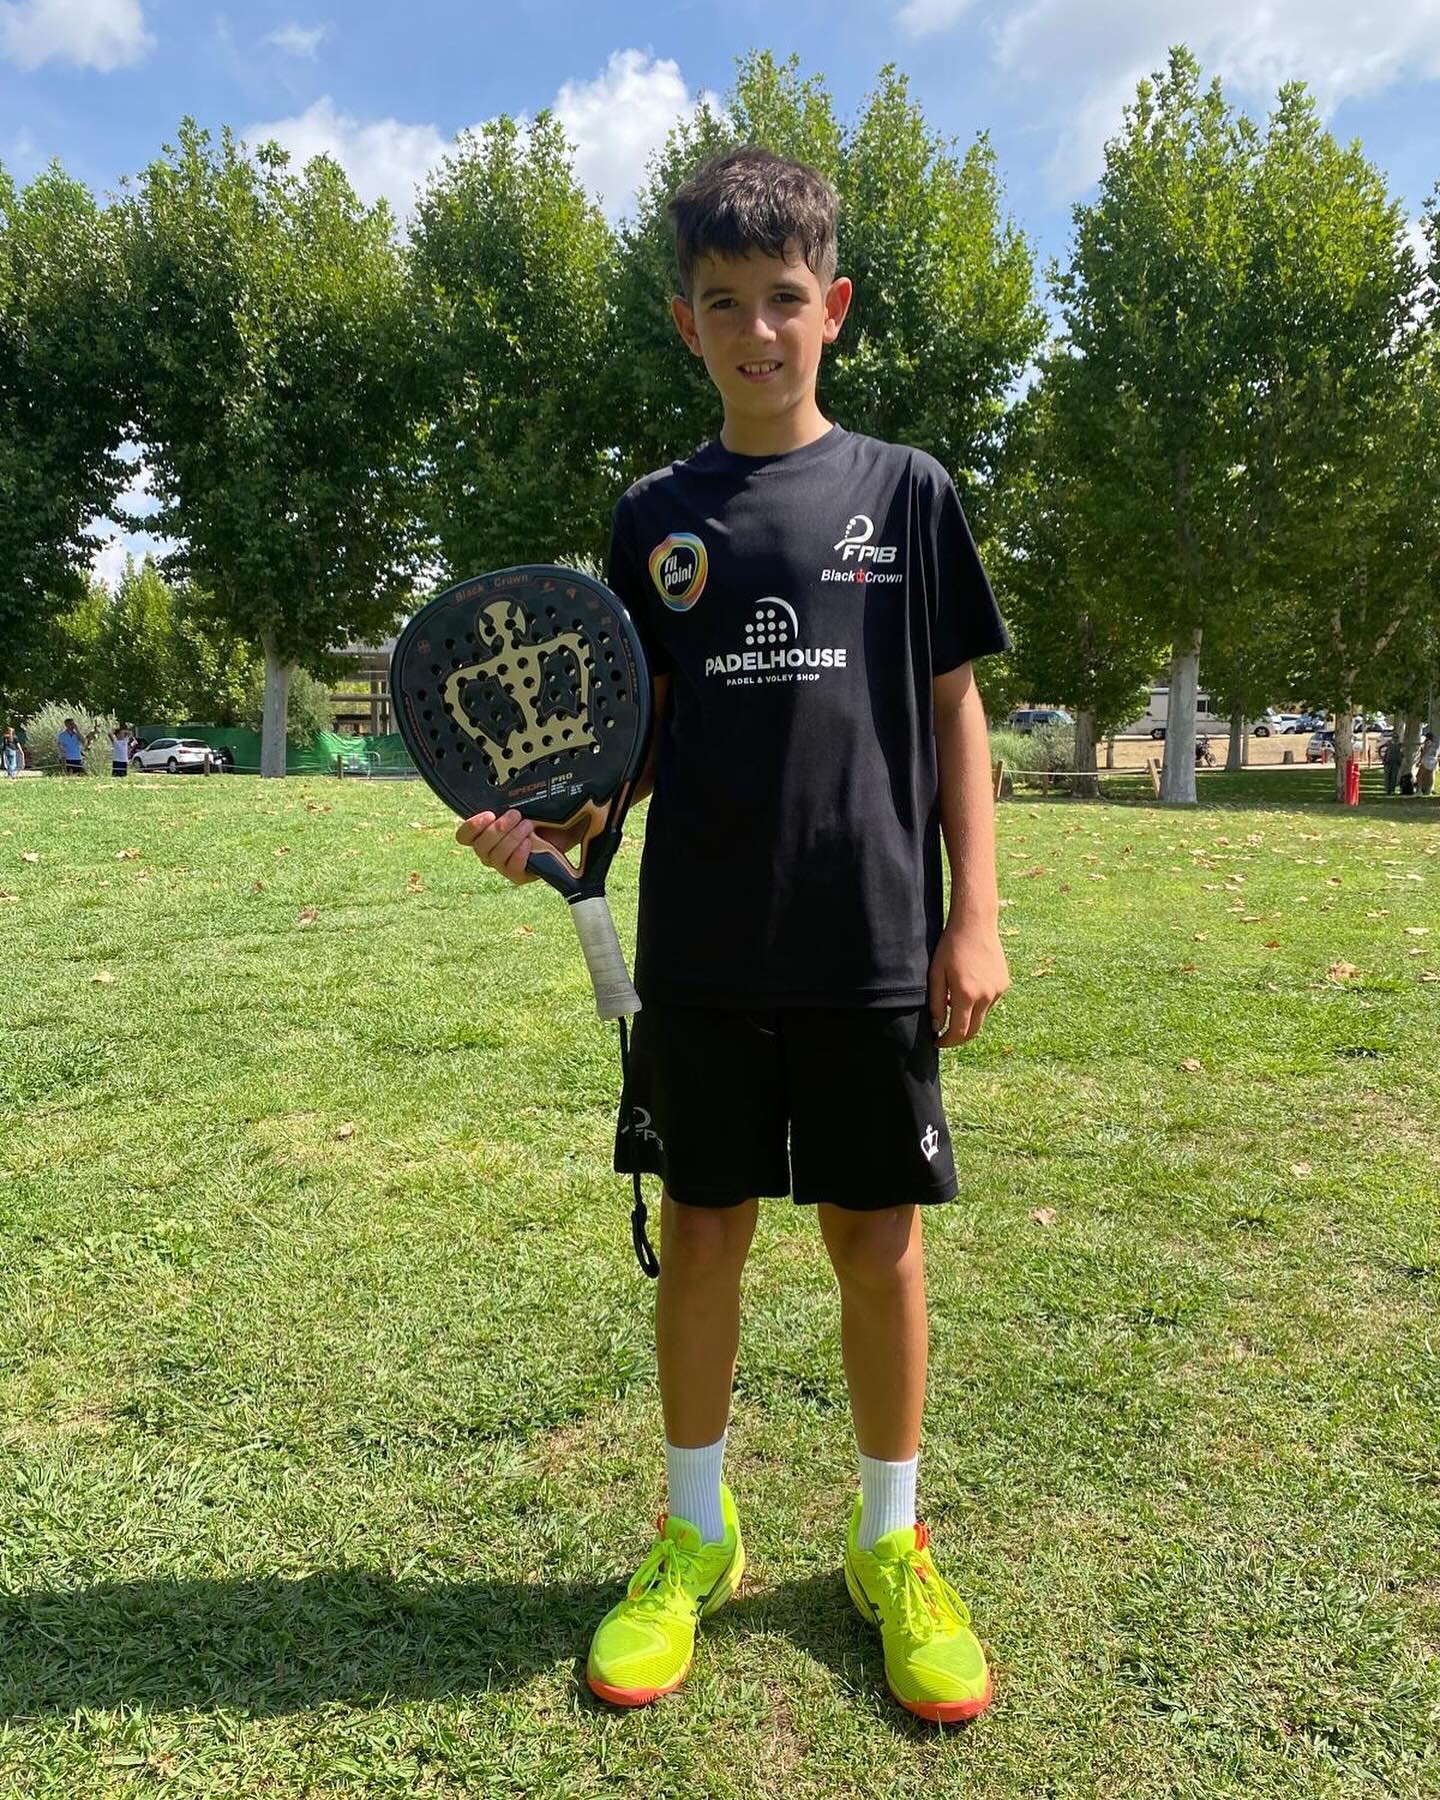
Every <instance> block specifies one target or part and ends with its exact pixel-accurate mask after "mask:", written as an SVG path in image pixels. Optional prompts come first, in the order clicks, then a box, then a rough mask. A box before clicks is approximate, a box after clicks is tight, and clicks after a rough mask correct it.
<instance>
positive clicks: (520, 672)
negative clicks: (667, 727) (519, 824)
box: [443, 600, 599, 787]
mask: <svg viewBox="0 0 1440 1800" xmlns="http://www.w3.org/2000/svg"><path fill="white" fill-rule="evenodd" d="M475 624H476V629H477V630H478V632H479V633H480V636H481V639H482V642H483V645H484V652H485V653H484V655H483V656H481V657H480V658H479V659H478V660H477V661H475V662H473V663H467V664H466V665H465V667H464V668H461V669H456V670H455V671H454V672H453V674H451V675H450V676H448V677H447V679H446V682H445V686H444V690H443V698H444V701H445V708H446V711H447V712H448V713H449V714H450V716H451V718H452V719H454V720H455V722H456V723H457V724H458V725H459V726H460V728H461V730H462V731H464V732H465V733H466V734H467V735H468V736H469V737H472V738H474V740H475V742H476V743H477V744H479V746H480V748H481V749H482V750H483V751H484V752H485V756H486V759H487V760H488V761H489V763H490V766H491V768H492V769H493V770H494V774H495V785H496V787H504V786H505V784H506V783H507V782H509V781H511V780H513V778H514V777H515V776H516V775H518V774H519V773H520V772H521V771H522V770H523V769H528V768H530V767H531V766H532V764H534V763H537V762H543V761H544V760H545V759H546V757H549V756H554V755H556V754H557V752H559V751H562V750H596V749H598V748H599V743H598V741H597V739H596V737H595V734H594V732H593V731H591V729H590V680H591V673H592V664H591V661H590V650H589V646H588V645H587V644H586V641H585V639H584V637H582V636H581V634H580V633H579V632H578V631H557V632H556V633H555V635H554V637H551V638H546V639H545V640H543V641H542V642H540V643H535V642H533V641H532V640H531V638H530V623H529V621H528V620H527V619H526V617H525V615H524V613H523V612H521V610H520V608H519V607H518V606H516V604H515V602H514V601H513V600H492V601H491V602H490V604H489V605H488V606H486V607H482V608H481V610H480V612H479V613H478V614H477V615H476V620H475ZM477 682H479V683H483V684H484V691H483V694H482V696H481V697H480V698H478V699H477V697H476V696H475V693H474V684H475V683H477ZM467 690H469V692H468V694H467Z"/></svg>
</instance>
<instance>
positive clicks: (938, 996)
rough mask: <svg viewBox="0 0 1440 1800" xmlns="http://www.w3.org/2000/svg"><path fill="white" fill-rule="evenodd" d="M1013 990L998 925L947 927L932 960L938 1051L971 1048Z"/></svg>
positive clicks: (933, 1018) (932, 1011) (932, 1008)
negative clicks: (971, 1042)
mask: <svg viewBox="0 0 1440 1800" xmlns="http://www.w3.org/2000/svg"><path fill="white" fill-rule="evenodd" d="M1009 986H1010V971H1009V969H1008V968H1007V967H1006V964H1005V952H1004V951H1003V950H1002V949H1001V948H1000V933H999V930H998V929H997V927H996V926H994V925H984V924H977V925H947V926H946V927H945V929H944V931H942V932H941V933H940V942H939V943H938V944H937V945H936V946H935V954H934V956H933V957H932V958H931V959H930V1023H931V1025H932V1026H933V1028H934V1031H935V1041H936V1044H937V1045H938V1047H939V1048H940V1049H941V1050H948V1049H949V1048H950V1046H951V1045H952V1044H964V1043H968V1042H969V1040H970V1039H971V1038H973V1037H974V1036H976V1034H977V1033H978V1032H979V1030H980V1027H981V1026H982V1025H983V1024H984V1022H985V1015H986V1013H987V1012H989V1010H990V1008H991V1007H992V1006H993V1005H994V1004H995V1002H996V1001H997V1000H998V999H999V998H1000V996H1001V995H1002V994H1003V993H1004V992H1005V990H1006V989H1007V988H1008V987H1009ZM947 1015H948V1023H947Z"/></svg>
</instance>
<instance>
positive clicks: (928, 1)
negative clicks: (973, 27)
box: [899, 0, 972, 37]
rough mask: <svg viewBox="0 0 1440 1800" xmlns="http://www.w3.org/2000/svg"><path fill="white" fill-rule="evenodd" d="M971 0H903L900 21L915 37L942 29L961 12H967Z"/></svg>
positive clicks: (952, 22)
mask: <svg viewBox="0 0 1440 1800" xmlns="http://www.w3.org/2000/svg"><path fill="white" fill-rule="evenodd" d="M971 4H972V0H905V5H904V6H902V7H901V8H900V14H899V17H900V23H901V24H902V25H903V26H904V27H905V29H906V30H907V31H910V32H913V33H914V34H915V36H916V37H924V36H926V35H927V33H929V32H932V31H944V30H945V29H946V28H947V26H950V25H953V24H954V23H955V21H956V20H957V19H958V18H959V17H960V15H961V13H966V12H969V10H970V7H971Z"/></svg>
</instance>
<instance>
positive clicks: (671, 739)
mask: <svg viewBox="0 0 1440 1800" xmlns="http://www.w3.org/2000/svg"><path fill="white" fill-rule="evenodd" d="M608 579H609V584H610V586H611V587H612V588H613V589H614V591H615V592H616V593H617V594H618V595H619V596H620V598H621V599H622V600H623V601H624V602H625V604H626V606H627V608H628V609H629V610H630V612H631V614H632V616H633V618H634V620H635V624H636V627H637V629H638V630H639V632H640V636H641V638H642V640H643V641H644V644H645V648H646V652H647V654H648V656H649V658H650V665H651V669H652V672H653V673H655V674H657V675H661V674H668V675H669V676H670V677H671V682H670V697H669V704H668V705H667V707H666V709H665V716H664V718H663V719H661V720H660V721H658V723H657V727H656V729H657V730H658V731H659V732H660V734H661V738H660V750H659V760H658V764H657V768H656V779H655V793H654V798H653V799H652V800H651V802H650V815H649V820H648V822H647V825H646V831H645V849H644V856H643V859H642V862H641V869H640V923H639V932H638V943H637V949H636V959H635V982H636V986H637V988H638V989H639V991H640V994H641V997H642V998H643V999H645V1000H648V1001H651V1002H653V1003H670V1004H676V1005H696V1006H757V1005H763V1006H918V1005H922V1004H923V1003H924V1000H925V994H926V977H927V973H928V969H929V963H930V956H931V954H932V952H933V949H934V945H935V942H936V940H937V938H938V937H939V934H940V929H941V925H942V922H943V916H944V892H943V874H944V872H943V866H942V847H941V841H940V829H939V799H938V792H937V781H936V765H935V735H934V721H933V708H932V694H931V682H932V680H933V678H934V677H935V676H936V675H939V674H944V673H945V672H947V671H948V670H951V669H954V668H957V667H959V665H960V664H961V663H965V662H970V661H972V660H974V659H975V658H976V657H980V656H986V655H990V654H992V653H994V652H996V651H1000V650H1005V649H1008V648H1009V638H1008V637H1007V635H1006V631H1005V626H1004V622H1003V621H1002V619H1001V617H1000V613H999V610H998V608H997V607H996V605H995V600H994V596H993V595H992V594H991V592H990V584H989V582H988V581H987V580H986V578H985V571H984V569H983V568H982V567H981V564H980V558H979V556H978V554H977V553H976V550H975V544H974V540H973V539H972V538H971V536H970V530H969V527H968V526H967V525H966V522H965V517H964V514H963V513H962V512H961V510H960V502H959V499H958V497H957V496H956V493H955V489H954V486H953V485H952V483H951V481H950V478H949V476H948V475H947V474H946V473H945V471H944V469H943V468H942V467H941V466H940V464H939V463H937V462H936V461H935V460H934V459H933V458H932V457H929V456H926V455H925V454H924V453H923V452H922V451H919V450H912V449H909V448H906V447H905V446H903V445H898V444H885V443H881V442H879V441H878V440H877V439H875V438H868V437H860V436H857V435H855V434H854V433H851V432H847V431H843V430H841V429H840V427H839V426H834V427H832V428H831V430H830V431H828V432H827V433H826V434H825V436H824V437H822V438H818V439H816V441H815V442H814V443H812V444H807V445H805V446H804V447H803V448H802V449H799V450H792V451H790V452H788V453H787V454H785V455H781V456H765V457H757V456H737V455H735V454H734V453H733V452H732V451H728V450H726V449H725V448H724V447H723V446H722V445H721V444H719V443H712V444H707V445H706V446H705V447H704V449H702V450H700V451H698V452H697V453H696V454H695V455H694V456H692V457H691V458H690V459H689V460H688V461H687V462H683V463H674V464H672V465H671V466H670V467H669V468H668V469H661V470H658V471H657V472H656V473H655V474H653V475H647V476H646V477H645V478H644V479H643V480H641V481H638V482H636V484H635V485H634V487H632V488H631V489H630V490H629V492H628V493H626V494H625V495H624V496H623V497H622V498H621V500H620V503H619V505H618V506H617V507H616V509H615V520H614V534H613V537H612V540H611V547H610V567H609V576H608Z"/></svg>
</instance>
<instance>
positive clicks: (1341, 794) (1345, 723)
mask: <svg viewBox="0 0 1440 1800" xmlns="http://www.w3.org/2000/svg"><path fill="white" fill-rule="evenodd" d="M1354 741H1355V708H1354V707H1353V706H1351V705H1348V704H1347V705H1346V706H1345V708H1344V710H1343V711H1340V710H1337V711H1336V714H1335V798H1336V799H1337V800H1338V801H1339V802H1340V804H1341V805H1342V806H1343V805H1344V804H1345V764H1346V762H1347V761H1348V760H1349V757H1350V751H1351V747H1352V746H1353V744H1354Z"/></svg>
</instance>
